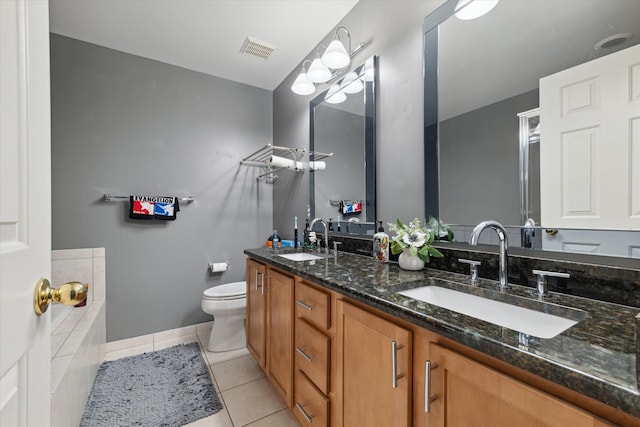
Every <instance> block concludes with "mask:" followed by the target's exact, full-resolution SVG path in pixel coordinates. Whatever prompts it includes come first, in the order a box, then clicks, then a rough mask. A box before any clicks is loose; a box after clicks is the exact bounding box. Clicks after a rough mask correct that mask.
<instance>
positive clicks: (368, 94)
mask: <svg viewBox="0 0 640 427" xmlns="http://www.w3.org/2000/svg"><path fill="white" fill-rule="evenodd" d="M368 70H372V73H373V76H372V78H371V79H364V91H363V93H364V95H363V96H364V106H365V108H364V120H365V126H364V161H365V174H364V175H365V176H364V180H365V200H364V204H365V222H360V223H359V224H366V223H372V224H374V223H375V220H376V102H377V101H376V83H377V82H376V80H377V78H378V57H377V56H375V55H374V56H371V57H369V58H368V59H366V60H365V61H364V62H363V63H362V64H360V65H358V66H357V67H355V68H354V69H353V70H351V71H355V72H356V73H357V74H360V73H363V72H364V73H367V72H368ZM337 82H338V83H340V82H342V79H340V80H338V81H337ZM328 90H329V89H327V90H325V91H324V92H322V93H321V94H320V95H318V96H316V97H315V98H314V99H312V100H311V101H310V102H309V160H310V161H312V160H313V158H312V156H313V152H314V149H315V140H314V129H315V128H314V109H315V107H317V106H318V105H320V104H322V103H323V101H324V98H325V95H326V94H327V92H328ZM309 172H310V173H309V208H310V212H311V217H312V218H315V210H316V209H315V173H314V171H311V170H310V171H309ZM325 173H326V172H325ZM343 222H346V221H343ZM365 228H366V227H365Z"/></svg>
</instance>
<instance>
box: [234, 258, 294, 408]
mask: <svg viewBox="0 0 640 427" xmlns="http://www.w3.org/2000/svg"><path fill="white" fill-rule="evenodd" d="M293 284H294V278H293V276H290V275H288V274H284V273H282V272H280V271H278V270H275V269H273V268H271V267H268V266H266V265H265V264H262V263H259V262H256V261H254V260H252V259H248V260H247V326H246V329H247V349H248V350H249V352H250V353H251V354H252V355H253V357H254V358H255V360H256V362H257V363H258V366H260V368H262V370H263V371H264V372H265V373H266V375H267V377H268V378H269V380H270V381H271V383H272V384H273V385H274V387H275V388H276V390H277V391H278V392H279V393H280V395H281V396H282V398H283V399H284V401H285V402H287V404H288V405H289V406H291V404H292V400H293Z"/></svg>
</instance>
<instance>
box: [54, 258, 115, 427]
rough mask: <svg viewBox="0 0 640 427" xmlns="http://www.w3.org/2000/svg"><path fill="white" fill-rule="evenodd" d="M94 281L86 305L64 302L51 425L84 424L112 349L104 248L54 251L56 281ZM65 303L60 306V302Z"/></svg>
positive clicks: (58, 320)
mask: <svg viewBox="0 0 640 427" xmlns="http://www.w3.org/2000/svg"><path fill="white" fill-rule="evenodd" d="M69 281H80V282H82V283H89V285H90V286H89V295H88V296H87V305H86V306H85V307H76V308H73V307H64V310H61V311H59V312H58V314H57V318H56V320H55V321H54V322H53V325H52V334H51V425H52V426H54V427H56V426H61V427H62V426H64V427H66V426H69V425H79V423H80V419H81V417H82V412H83V411H84V405H85V402H86V401H87V397H88V396H89V393H90V392H91V387H92V386H93V381H94V380H95V377H96V374H97V372H98V367H99V366H100V363H102V361H103V360H104V358H105V352H106V341H107V334H106V327H107V321H106V302H105V284H106V278H105V250H104V248H85V249H65V250H54V251H51V282H52V285H53V286H54V287H58V286H60V285H62V284H63V283H65V282H69ZM56 308H58V309H59V308H60V307H56Z"/></svg>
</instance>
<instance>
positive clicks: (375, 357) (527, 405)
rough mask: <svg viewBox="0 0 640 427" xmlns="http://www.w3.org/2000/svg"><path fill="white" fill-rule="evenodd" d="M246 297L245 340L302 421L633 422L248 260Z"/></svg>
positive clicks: (450, 424) (340, 425)
mask: <svg viewBox="0 0 640 427" xmlns="http://www.w3.org/2000/svg"><path fill="white" fill-rule="evenodd" d="M247 298H248V301H247V347H248V349H249V351H250V352H251V354H252V355H253V356H254V357H255V358H256V361H257V362H258V364H259V365H260V366H261V367H262V368H263V369H264V370H265V372H266V373H267V377H268V378H269V380H270V381H271V383H272V384H273V385H274V387H275V388H276V390H278V392H280V394H281V395H282V397H283V398H284V399H285V401H286V402H287V404H288V405H289V407H290V408H291V409H292V410H293V413H294V415H295V416H296V418H297V419H298V421H299V422H300V424H301V425H303V426H307V425H311V426H323V427H325V426H331V427H354V426H367V427H375V426H384V427H388V426H394V427H404V426H414V427H445V426H446V427H457V426H462V427H466V426H471V425H472V426H491V427H501V426H516V425H517V426H518V427H521V426H525V427H526V426H539V425H545V426H563V427H564V426H572V427H574V426H576V427H581V426H593V427H603V426H611V425H614V424H610V423H609V421H605V420H603V419H602V418H599V417H598V416H601V417H605V418H606V419H607V420H611V421H614V422H616V423H617V424H615V425H618V424H620V425H624V426H627V425H629V426H630V425H638V419H637V418H634V417H632V416H631V415H629V414H625V413H623V412H622V411H620V410H618V409H614V408H611V407H609V406H607V405H605V404H604V403H602V402H598V401H596V400H594V399H591V398H589V397H587V396H584V395H582V394H580V393H576V392H575V391H573V390H570V389H568V388H566V387H563V386H561V385H558V384H556V383H553V382H551V381H549V380H546V379H544V378H541V377H538V376H536V375H534V374H532V373H530V372H527V371H524V370H522V369H519V368H517V367H514V366H513V365H510V364H508V363H506V362H502V361H500V360H498V359H495V358H492V357H491V356H488V355H486V354H484V353H481V352H479V351H477V350H473V349H471V348H469V347H466V346H464V345H462V344H460V343H457V342H454V341H452V340H450V339H447V338H445V337H443V336H441V335H438V334H436V333H434V332H431V331H429V330H427V329H424V328H421V327H419V326H416V325H413V324H410V323H408V322H405V321H403V320H400V319H397V318H396V317H394V316H391V315H389V314H387V313H384V312H381V311H379V310H376V309H374V308H372V307H369V306H367V305H365V304H363V303H360V302H356V301H353V300H351V299H349V298H347V297H345V296H343V295H340V294H338V293H336V292H333V291H330V290H328V289H326V288H324V287H322V286H320V285H316V284H313V283H310V282H308V281H306V280H304V279H301V278H300V277H294V276H291V275H288V274H286V273H284V272H281V271H278V270H277V269H274V268H271V267H267V266H266V265H265V264H262V263H259V262H256V261H254V260H248V261H247ZM427 362H429V364H430V365H428V364H427ZM428 366H430V369H429V374H427V368H428ZM427 380H429V381H427ZM427 384H428V385H429V386H428V387H427ZM427 389H429V390H428V391H429V396H430V398H429V402H430V404H429V407H427V405H426V402H427V399H426V397H427ZM596 414H597V415H596Z"/></svg>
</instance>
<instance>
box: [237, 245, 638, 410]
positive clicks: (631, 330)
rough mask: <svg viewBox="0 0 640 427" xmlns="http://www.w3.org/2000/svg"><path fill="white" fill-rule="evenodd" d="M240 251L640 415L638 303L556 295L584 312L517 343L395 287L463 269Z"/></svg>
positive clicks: (488, 285)
mask: <svg viewBox="0 0 640 427" xmlns="http://www.w3.org/2000/svg"><path fill="white" fill-rule="evenodd" d="M245 254H247V255H248V256H250V257H251V258H254V259H256V260H258V261H263V262H266V263H268V264H271V265H274V266H275V267H277V268H280V269H282V270H284V271H288V272H290V273H292V274H295V275H298V276H300V277H302V278H305V279H308V280H310V281H312V282H314V283H318V284H319V285H322V286H325V287H326V288H328V289H330V290H333V291H336V292H338V293H341V294H343V295H346V296H348V297H350V298H353V299H355V300H357V301H360V302H362V303H365V304H367V305H369V306H371V307H374V308H377V309H380V310H382V311H384V312H386V313H389V314H391V315H393V316H395V317H398V318H400V319H403V320H406V321H408V322H411V323H413V324H416V325H418V326H421V327H424V328H426V329H428V330H431V331H433V332H436V333H438V334H440V335H442V336H444V337H446V338H449V339H452V340H454V341H457V342H459V343H461V344H464V345H466V346H468V347H470V348H473V349H475V350H478V351H480V352H482V353H485V354H487V355H489V356H493V357H495V358H497V359H500V360H502V361H504V362H507V363H509V364H511V365H513V366H516V367H518V368H521V369H523V370H525V371H528V372H531V373H533V374H536V375H538V376H540V377H542V378H546V379H548V380H550V381H553V382H555V383H557V384H560V385H562V386H565V387H567V388H569V389H572V390H574V391H577V392H579V393H581V394H584V395H586V396H589V397H591V398H593V399H595V400H598V401H600V402H603V403H605V404H607V405H609V406H612V407H615V408H618V409H620V410H622V411H624V412H626V413H629V414H631V415H633V416H635V417H640V392H639V389H638V376H637V369H636V360H637V358H638V353H637V349H636V343H635V337H636V330H635V327H636V326H635V322H636V321H635V316H636V315H637V314H638V312H639V311H640V310H639V309H637V308H633V307H626V306H622V305H618V304H611V303H607V302H602V301H597V300H592V299H586V298H581V297H575V296H571V295H564V294H554V296H553V300H552V303H553V304H558V305H562V306H568V307H572V308H576V309H580V310H584V311H586V312H588V317H587V319H586V320H584V321H582V322H580V323H578V324H577V325H576V326H574V327H572V328H571V329H569V330H567V331H565V332H564V333H562V334H560V335H558V336H557V337H555V338H552V339H545V340H543V339H532V340H529V342H528V345H522V344H521V343H520V341H519V334H518V333H517V332H516V331H512V330H509V329H506V328H502V327H498V326H496V325H493V324H490V323H487V322H483V321H480V320H477V319H474V318H471V317H468V316H464V315H461V314H458V313H455V312H452V311H449V310H446V309H443V308H439V307H436V306H432V305H429V304H426V303H423V302H420V301H416V300H412V299H410V298H407V297H404V296H402V295H399V294H397V292H399V291H401V290H405V289H409V288H414V287H420V286H425V285H428V284H429V279H430V278H437V279H442V280H445V281H456V282H459V283H465V282H466V280H467V276H466V275H461V274H457V273H450V272H445V271H442V270H436V269H426V270H423V271H418V272H411V271H404V270H401V269H400V268H399V267H398V266H397V265H396V264H393V263H390V264H379V263H377V262H376V261H375V260H373V259H372V258H369V257H364V256H359V255H354V254H350V253H344V252H340V253H339V254H338V256H337V257H331V258H327V259H322V260H317V261H302V262H295V261H289V260H287V259H285V258H282V257H278V256H277V253H274V252H273V251H269V250H266V249H262V248H258V249H246V250H245ZM496 283H497V282H495V281H492V280H484V279H482V280H481V281H480V285H479V288H478V291H477V292H481V291H482V290H491V291H495V288H496ZM506 294H508V295H513V296H516V297H522V298H525V299H526V300H525V301H529V302H530V303H531V304H532V305H535V304H537V303H538V302H537V301H536V300H535V299H533V298H532V297H531V288H529V287H524V286H513V287H512V289H510V290H508V291H507V292H506Z"/></svg>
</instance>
